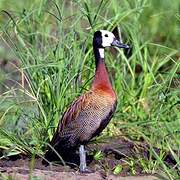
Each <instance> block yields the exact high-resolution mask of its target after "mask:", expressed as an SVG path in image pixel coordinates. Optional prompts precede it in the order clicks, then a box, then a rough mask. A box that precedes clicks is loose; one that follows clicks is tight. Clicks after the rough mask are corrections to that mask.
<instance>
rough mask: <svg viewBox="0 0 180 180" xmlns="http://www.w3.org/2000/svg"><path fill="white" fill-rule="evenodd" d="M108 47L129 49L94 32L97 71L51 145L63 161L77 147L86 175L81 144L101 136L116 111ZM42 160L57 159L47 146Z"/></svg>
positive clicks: (105, 34)
mask: <svg viewBox="0 0 180 180" xmlns="http://www.w3.org/2000/svg"><path fill="white" fill-rule="evenodd" d="M110 46H116V47H118V48H129V47H128V46H127V45H125V44H122V43H120V42H119V41H118V40H117V39H116V38H115V36H114V34H113V33H111V32H109V31H106V30H99V31H96V32H95V33H94V38H93V49H94V55H95V63H96V70H95V76H94V80H93V82H92V86H91V88H90V90H89V91H87V92H86V93H85V94H83V95H81V96H80V97H78V98H77V99H76V100H75V101H74V102H73V103H72V104H71V105H70V106H69V107H68V109H67V110H66V112H65V113H64V115H63V117H62V119H61V120H60V122H59V125H58V128H57V130H56V133H55V134H54V136H53V138H52V140H51V142H50V145H51V146H52V147H53V148H54V149H55V150H56V151H57V152H58V153H59V155H60V156H61V157H62V158H65V157H67V156H70V153H71V152H73V151H76V150H77V148H78V147H79V156H80V171H81V172H88V169H87V166H86V152H85V150H84V145H85V144H87V143H88V142H89V141H90V139H92V138H93V137H95V136H97V135H99V134H100V132H101V131H102V130H103V129H104V128H105V127H106V126H107V124H108V123H109V121H110V120H111V118H112V116H113V113H114V111H115V109H116V103H117V97H116V93H115V92H114V90H113V88H112V85H111V82H110V79H109V76H108V72H107V69H106V66H105V63H104V48H105V47H110ZM45 159H46V160H47V161H46V160H43V164H47V162H48V161H55V160H58V159H59V158H58V156H57V155H56V153H55V152H54V151H53V149H52V148H50V147H49V148H48V150H47V152H46V154H45ZM65 159H66V158H65Z"/></svg>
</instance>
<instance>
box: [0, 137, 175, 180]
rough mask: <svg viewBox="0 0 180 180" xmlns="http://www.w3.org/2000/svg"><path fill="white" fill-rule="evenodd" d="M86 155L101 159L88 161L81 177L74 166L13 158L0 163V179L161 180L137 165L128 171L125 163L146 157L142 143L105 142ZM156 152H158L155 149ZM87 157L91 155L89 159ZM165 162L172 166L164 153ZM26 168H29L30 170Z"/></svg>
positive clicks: (128, 168) (118, 139)
mask: <svg viewBox="0 0 180 180" xmlns="http://www.w3.org/2000/svg"><path fill="white" fill-rule="evenodd" d="M87 149H88V150H89V152H90V151H91V152H92V151H93V150H94V149H96V150H97V149H100V150H101V151H102V152H103V157H102V158H101V159H100V160H94V159H91V158H89V159H91V160H89V164H88V166H89V168H90V169H91V170H92V171H93V172H92V173H88V174H82V173H80V172H79V170H78V165H77V166H74V167H73V168H72V167H69V166H62V165H60V164H51V165H49V166H44V165H42V163H41V161H42V159H41V158H38V157H37V158H36V159H35V162H34V164H32V163H33V162H32V161H31V159H30V158H27V157H26V156H15V157H13V158H11V159H8V158H7V159H2V160H0V179H5V177H4V176H10V177H13V179H17V180H21V179H22V180H23V179H24V180H26V179H30V177H33V179H43V180H51V179H55V180H56V179H58V180H61V179H62V180H64V179H65V180H66V179H68V180H69V179H70V180H84V179H85V180H86V179H87V180H90V179H92V180H100V179H108V180H115V179H120V180H121V179H124V180H144V179H145V180H156V179H161V178H160V176H159V175H157V174H154V175H152V174H147V173H145V172H143V170H142V169H141V167H140V166H138V163H137V164H136V165H135V169H134V170H135V172H136V174H135V175H134V174H133V172H132V168H131V167H130V166H129V165H128V164H127V162H126V161H127V160H128V159H129V158H131V157H132V158H133V159H137V160H138V158H141V157H143V158H146V159H147V160H148V156H149V152H148V145H146V144H143V143H137V142H136V143H134V142H131V141H129V140H126V139H124V138H116V139H108V142H104V143H99V144H96V145H95V144H92V145H89V146H88V147H87ZM155 150H156V152H157V153H158V151H159V150H158V149H157V148H156V149H155ZM89 157H91V156H89ZM165 161H166V162H167V164H169V165H173V163H174V160H173V159H172V157H171V156H170V155H169V154H167V155H166V157H165ZM118 164H120V165H121V166H122V170H121V172H120V173H119V174H118V175H114V174H113V170H114V168H115V167H116V166H117V165H118ZM29 167H33V168H32V169H31V168H29Z"/></svg>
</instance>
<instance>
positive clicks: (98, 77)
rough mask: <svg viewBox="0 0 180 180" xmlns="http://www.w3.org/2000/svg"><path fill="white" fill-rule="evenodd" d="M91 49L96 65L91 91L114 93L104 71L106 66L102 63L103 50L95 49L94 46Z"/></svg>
mask: <svg viewBox="0 0 180 180" xmlns="http://www.w3.org/2000/svg"><path fill="white" fill-rule="evenodd" d="M93 49H94V56H95V63H96V71H95V77H94V80H93V83H92V89H93V90H102V91H106V92H110V93H114V91H113V88H112V85H111V82H110V79H109V75H108V72H107V69H106V65H105V63H104V48H97V47H96V46H93Z"/></svg>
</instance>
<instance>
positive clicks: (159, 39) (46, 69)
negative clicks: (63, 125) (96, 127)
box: [0, 0, 180, 179]
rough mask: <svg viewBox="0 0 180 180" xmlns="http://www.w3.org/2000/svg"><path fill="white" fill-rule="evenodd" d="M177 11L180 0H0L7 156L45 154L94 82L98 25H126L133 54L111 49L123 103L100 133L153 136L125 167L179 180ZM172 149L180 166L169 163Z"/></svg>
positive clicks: (1, 138) (0, 82) (0, 105)
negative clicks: (141, 155)
mask: <svg viewBox="0 0 180 180" xmlns="http://www.w3.org/2000/svg"><path fill="white" fill-rule="evenodd" d="M179 8H180V3H179V2H178V1H177V0H171V1H169V0H163V1H161V0H150V1H148V0H111V1H109V0H96V1H95V0H92V1H91V0H84V1H83V0H54V1H48V0H28V1H23V0H17V1H14V0H1V1H0V10H1V11H0V12H1V13H0V66H1V68H0V127H1V128H0V155H1V157H0V158H4V157H7V156H12V155H15V154H19V153H23V154H25V155H28V156H32V155H35V154H38V155H40V156H43V154H44V151H45V147H46V145H47V142H49V139H51V137H52V135H53V133H54V131H55V128H56V127H57V123H58V121H59V118H60V117H61V116H62V113H63V112H64V111H65V109H66V107H67V106H68V104H70V103H71V101H72V100H73V99H74V98H75V97H77V96H79V95H80V94H81V93H83V92H84V91H86V89H88V88H89V86H90V84H91V80H92V78H93V75H94V57H93V53H92V36H93V32H94V31H95V30H98V29H107V30H111V31H112V30H113V29H114V28H115V27H119V29H120V31H121V33H122V39H123V41H124V42H125V43H128V44H130V45H131V46H132V55H131V56H129V57H127V56H125V54H124V53H123V51H122V50H118V53H116V55H113V54H112V53H110V52H109V51H108V50H107V52H106V65H107V67H108V70H109V74H110V78H111V80H112V83H113V87H114V88H115V90H116V92H117V96H118V107H117V111H116V114H115V116H114V117H113V120H112V121H111V123H110V124H109V126H108V128H107V129H106V130H105V131H104V132H103V135H102V136H101V137H100V139H103V138H106V137H109V136H125V137H127V138H129V139H131V140H132V141H134V142H137V141H141V142H142V141H143V142H146V143H147V144H149V147H150V149H149V151H150V154H151V156H152V158H150V159H149V160H148V161H147V160H145V159H138V160H137V159H132V158H130V159H129V160H128V161H127V164H128V165H130V166H132V168H133V167H136V165H137V164H138V165H140V166H141V167H142V169H143V171H144V172H146V173H154V172H158V173H161V174H162V173H163V174H165V176H166V177H169V179H176V178H177V177H178V170H179V165H180V160H179V149H180V141H179V139H180V113H179V110H180V105H179V102H180V99H179V98H180V90H179V87H180V84H179V82H180V81H179V80H180V69H179V65H180V60H179V58H180V52H179V44H180V38H179V37H180V34H179V33H180V26H179V25H180V14H179ZM153 147H158V148H160V149H161V151H160V154H157V153H156V151H155V150H154V149H153ZM167 152H170V153H171V155H172V156H173V157H174V160H175V161H176V166H173V167H170V166H168V165H167V164H166V163H165V162H164V155H165V154H166V153H167ZM153 157H154V158H153ZM132 173H133V174H136V171H132Z"/></svg>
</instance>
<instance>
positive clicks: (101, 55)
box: [98, 48, 104, 59]
mask: <svg viewBox="0 0 180 180" xmlns="http://www.w3.org/2000/svg"><path fill="white" fill-rule="evenodd" d="M98 50H99V55H100V57H101V58H103V59H104V49H103V48H99V49H98Z"/></svg>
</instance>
